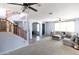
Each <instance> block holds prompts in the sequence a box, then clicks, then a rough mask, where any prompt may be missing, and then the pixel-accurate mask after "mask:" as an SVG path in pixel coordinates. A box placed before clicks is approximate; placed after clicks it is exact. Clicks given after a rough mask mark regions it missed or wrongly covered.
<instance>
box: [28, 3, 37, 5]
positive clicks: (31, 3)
mask: <svg viewBox="0 0 79 59" xmlns="http://www.w3.org/2000/svg"><path fill="white" fill-rule="evenodd" d="M34 4H37V3H28V5H34Z"/></svg>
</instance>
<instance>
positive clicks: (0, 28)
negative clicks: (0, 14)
mask: <svg viewBox="0 0 79 59" xmlns="http://www.w3.org/2000/svg"><path fill="white" fill-rule="evenodd" d="M0 32H11V33H14V34H16V35H18V36H20V37H22V38H24V39H26V31H24V30H23V29H22V28H20V27H18V26H17V25H16V24H14V23H12V22H10V21H9V20H5V19H0Z"/></svg>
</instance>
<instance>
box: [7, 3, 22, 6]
mask: <svg viewBox="0 0 79 59" xmlns="http://www.w3.org/2000/svg"><path fill="white" fill-rule="evenodd" d="M8 4H12V5H20V6H23V4H18V3H8Z"/></svg>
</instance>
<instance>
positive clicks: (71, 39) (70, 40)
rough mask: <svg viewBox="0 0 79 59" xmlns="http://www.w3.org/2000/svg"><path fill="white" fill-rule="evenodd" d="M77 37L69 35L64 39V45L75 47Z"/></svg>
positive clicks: (72, 34) (73, 34)
mask: <svg viewBox="0 0 79 59" xmlns="http://www.w3.org/2000/svg"><path fill="white" fill-rule="evenodd" d="M76 37H77V35H76V34H75V33H67V34H66V36H65V37H64V38H63V44H64V45H67V46H70V47H73V46H74V44H75V42H74V41H75V38H76Z"/></svg>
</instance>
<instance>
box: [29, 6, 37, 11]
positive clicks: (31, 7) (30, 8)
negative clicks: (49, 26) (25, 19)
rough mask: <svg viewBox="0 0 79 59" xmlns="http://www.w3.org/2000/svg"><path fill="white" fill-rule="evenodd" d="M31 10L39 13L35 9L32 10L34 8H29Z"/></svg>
mask: <svg viewBox="0 0 79 59" xmlns="http://www.w3.org/2000/svg"><path fill="white" fill-rule="evenodd" d="M28 8H29V9H32V10H33V11H35V12H37V10H36V9H34V8H32V7H28Z"/></svg>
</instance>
